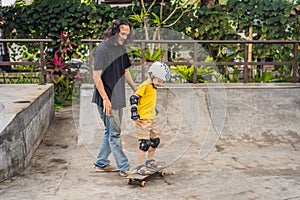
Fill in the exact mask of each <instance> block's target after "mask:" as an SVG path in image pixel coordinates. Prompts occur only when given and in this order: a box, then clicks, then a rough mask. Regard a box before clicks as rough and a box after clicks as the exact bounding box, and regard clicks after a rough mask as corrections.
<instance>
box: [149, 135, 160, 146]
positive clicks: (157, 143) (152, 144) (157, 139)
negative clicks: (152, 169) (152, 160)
mask: <svg viewBox="0 0 300 200" xmlns="http://www.w3.org/2000/svg"><path fill="white" fill-rule="evenodd" d="M150 141H151V144H150V145H151V147H152V148H157V147H158V145H159V143H160V139H159V137H158V138H151V139H150Z"/></svg>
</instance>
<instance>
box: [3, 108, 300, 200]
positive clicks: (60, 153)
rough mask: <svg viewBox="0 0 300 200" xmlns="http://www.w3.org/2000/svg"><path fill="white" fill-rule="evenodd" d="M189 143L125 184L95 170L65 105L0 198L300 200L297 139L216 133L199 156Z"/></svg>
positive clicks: (195, 146)
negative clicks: (151, 173)
mask: <svg viewBox="0 0 300 200" xmlns="http://www.w3.org/2000/svg"><path fill="white" fill-rule="evenodd" d="M95 142H96V141H95ZM99 142H100V141H98V143H99ZM184 142H185V141H182V143H184ZM189 142H190V141H189ZM178 145H180V144H178ZM188 146H189V147H188V148H187V149H186V151H185V152H183V153H182V155H181V156H180V157H178V158H176V160H174V162H172V163H171V164H170V165H169V166H168V167H167V169H166V172H167V174H166V176H165V177H162V178H161V177H154V178H152V179H151V180H149V181H147V183H146V186H145V187H140V186H135V185H128V184H127V179H124V178H122V177H121V176H120V175H119V174H118V173H113V172H111V173H99V172H95V170H94V168H93V162H94V161H95V156H96V155H92V154H91V153H90V151H89V150H88V149H87V147H86V145H84V144H83V142H82V140H81V139H80V136H78V134H77V131H76V126H75V125H74V117H73V112H72V107H65V108H62V109H60V110H56V111H55V118H54V119H53V121H52V123H51V124H50V126H49V128H48V130H47V132H46V134H45V136H44V139H43V141H42V143H41V144H40V146H39V147H38V149H37V151H36V152H35V154H34V156H33V158H32V160H31V162H30V165H29V167H27V168H26V169H24V170H23V171H21V172H20V173H19V174H18V175H16V176H14V177H12V178H10V179H7V180H5V181H3V182H1V183H0V199H1V200H12V199H18V200H19V199H22V200H26V199H31V200H32V199H51V200H52V199H59V200H60V199H72V200H73V199H91V200H92V199H151V200H154V199H223V200H226V199H239V200H243V199H289V200H291V199H292V200H294V199H295V200H296V199H300V154H299V150H300V143H299V142H298V143H293V145H291V144H288V143H282V144H281V143H272V144H270V145H261V146H260V145H257V144H255V143H251V142H249V141H247V142H240V143H235V144H227V143H226V142H224V141H222V138H221V139H220V140H219V141H218V143H217V144H216V145H215V147H214V148H213V149H212V151H210V152H209V154H208V155H207V156H205V157H203V158H200V157H199V148H200V145H199V141H198V140H197V139H195V140H194V141H193V142H192V143H191V144H189V145H188ZM96 151H97V149H96V150H95V152H96ZM131 159H132V158H131ZM111 160H112V162H113V158H111Z"/></svg>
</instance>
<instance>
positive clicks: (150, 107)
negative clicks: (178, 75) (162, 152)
mask: <svg viewBox="0 0 300 200" xmlns="http://www.w3.org/2000/svg"><path fill="white" fill-rule="evenodd" d="M148 75H149V76H148V79H147V80H146V81H144V82H143V83H142V84H141V85H140V86H139V88H138V89H137V90H136V91H135V94H134V95H132V96H131V97H130V104H131V119H133V120H134V121H135V123H136V131H137V136H138V140H139V142H140V145H139V149H138V167H137V168H136V172H137V173H139V174H141V175H146V174H151V170H152V171H153V170H155V169H156V168H158V167H161V166H157V164H156V163H155V160H154V159H153V157H154V154H155V151H156V148H157V147H158V145H159V143H160V138H159V135H158V131H157V125H156V109H155V107H156V89H157V87H158V86H160V85H161V84H162V83H164V82H165V81H168V80H169V79H170V70H169V67H168V66H167V65H166V64H165V63H163V62H154V63H153V64H152V65H151V67H150V69H149V71H148ZM146 154H147V159H146Z"/></svg>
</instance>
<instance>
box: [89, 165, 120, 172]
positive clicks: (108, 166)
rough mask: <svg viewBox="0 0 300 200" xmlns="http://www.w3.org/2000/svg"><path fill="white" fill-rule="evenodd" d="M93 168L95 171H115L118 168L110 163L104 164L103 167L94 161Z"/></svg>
mask: <svg viewBox="0 0 300 200" xmlns="http://www.w3.org/2000/svg"><path fill="white" fill-rule="evenodd" d="M94 166H95V170H96V171H97V172H117V171H118V169H117V168H116V167H114V166H111V165H106V166H105V167H99V166H98V165H97V164H96V163H94Z"/></svg>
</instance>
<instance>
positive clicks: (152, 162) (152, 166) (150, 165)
mask: <svg viewBox="0 0 300 200" xmlns="http://www.w3.org/2000/svg"><path fill="white" fill-rule="evenodd" d="M145 165H146V167H147V168H148V169H149V170H157V169H159V168H162V167H163V166H162V165H160V164H159V163H156V162H155V160H153V159H151V160H146V162H145Z"/></svg>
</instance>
